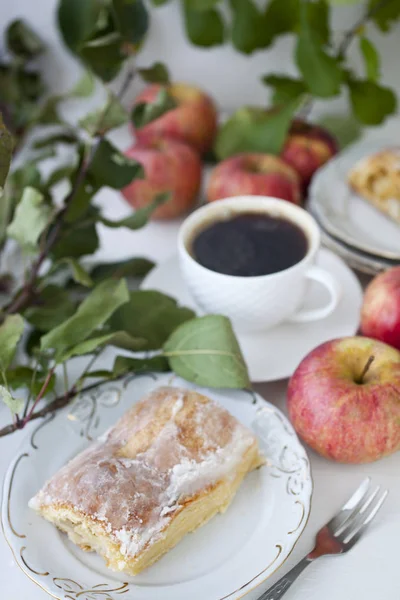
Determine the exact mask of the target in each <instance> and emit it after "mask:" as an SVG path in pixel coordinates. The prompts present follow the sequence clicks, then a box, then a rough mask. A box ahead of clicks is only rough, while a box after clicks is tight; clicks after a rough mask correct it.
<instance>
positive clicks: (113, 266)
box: [90, 258, 154, 283]
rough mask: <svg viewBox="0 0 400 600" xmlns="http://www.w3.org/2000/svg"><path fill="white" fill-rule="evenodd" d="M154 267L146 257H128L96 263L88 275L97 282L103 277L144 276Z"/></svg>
mask: <svg viewBox="0 0 400 600" xmlns="http://www.w3.org/2000/svg"><path fill="white" fill-rule="evenodd" d="M153 267H154V263H153V262H152V261H151V260H148V259H147V258H129V259H127V260H122V261H119V262H110V263H101V264H98V265H96V266H95V267H94V269H92V271H91V272H90V277H91V278H92V280H93V281H95V282H96V283H98V282H99V281H103V279H108V278H110V277H112V278H113V279H121V277H140V278H142V277H145V276H146V275H147V273H149V272H150V271H151V269H152V268H153Z"/></svg>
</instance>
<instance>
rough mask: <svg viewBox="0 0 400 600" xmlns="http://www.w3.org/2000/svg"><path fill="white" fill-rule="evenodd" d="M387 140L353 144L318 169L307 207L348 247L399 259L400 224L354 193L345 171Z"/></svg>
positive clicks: (324, 226)
mask: <svg viewBox="0 0 400 600" xmlns="http://www.w3.org/2000/svg"><path fill="white" fill-rule="evenodd" d="M390 145H393V144H391V143H390V142H389V141H388V140H386V141H380V142H374V143H372V144H371V143H366V142H360V143H357V144H354V145H353V146H351V147H350V148H349V149H347V150H345V151H344V152H342V153H340V154H338V155H337V156H336V157H335V158H334V159H332V160H330V161H329V162H328V163H327V164H326V165H325V166H324V167H322V169H320V170H319V171H318V172H317V173H316V175H315V177H314V178H313V181H312V184H311V188H310V201H309V202H310V207H311V209H312V211H313V212H314V213H315V214H316V216H317V217H318V220H319V221H320V223H321V225H322V226H323V228H324V229H326V231H327V232H328V233H329V234H331V235H333V236H334V237H336V238H337V239H338V240H341V241H342V242H345V243H346V244H348V245H349V246H352V247H354V248H357V249H358V250H362V251H363V252H368V253H370V254H374V255H376V256H380V257H383V258H388V259H392V260H400V226H399V225H398V224H396V223H395V222H394V221H391V220H390V219H389V218H388V217H386V216H385V215H384V214H382V213H380V212H379V211H378V210H377V209H376V208H374V207H373V206H372V205H371V204H370V203H369V202H367V201H366V200H364V199H363V198H361V197H360V196H358V195H357V194H355V193H354V192H353V191H352V190H351V189H350V187H349V186H348V184H347V174H348V172H349V170H350V169H351V167H352V166H354V164H355V163H356V162H357V161H358V160H359V159H360V158H363V157H364V156H368V155H369V154H373V153H374V152H377V151H379V150H381V149H382V148H385V147H388V146H390Z"/></svg>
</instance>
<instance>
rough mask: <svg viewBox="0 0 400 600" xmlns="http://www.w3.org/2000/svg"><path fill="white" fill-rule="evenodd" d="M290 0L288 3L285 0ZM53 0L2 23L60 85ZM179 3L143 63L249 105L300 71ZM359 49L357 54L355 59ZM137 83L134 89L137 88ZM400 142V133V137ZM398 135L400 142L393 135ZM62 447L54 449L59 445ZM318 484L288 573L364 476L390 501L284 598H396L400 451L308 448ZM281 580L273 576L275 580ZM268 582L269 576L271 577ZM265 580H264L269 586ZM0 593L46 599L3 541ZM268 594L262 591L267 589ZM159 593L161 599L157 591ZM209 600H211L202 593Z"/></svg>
mask: <svg viewBox="0 0 400 600" xmlns="http://www.w3.org/2000/svg"><path fill="white" fill-rule="evenodd" d="M282 2H284V0H282ZM55 4H56V1H55V0H36V1H35V2H34V1H32V0H2V1H1V3H0V23H1V24H2V25H3V24H4V25H5V24H6V23H7V22H8V21H9V20H10V19H12V18H15V17H21V16H24V17H26V18H27V19H28V20H29V21H30V22H31V23H32V24H33V25H34V26H35V27H36V29H37V30H38V31H39V32H40V34H41V35H42V37H43V38H44V39H45V40H46V42H47V43H48V45H49V48H50V52H49V53H48V55H47V57H46V58H45V59H43V61H42V62H43V66H44V67H45V72H46V77H47V79H48V81H49V83H50V85H51V86H52V87H53V89H55V90H57V91H62V90H65V89H67V88H68V87H69V86H70V85H71V83H73V82H74V81H75V80H76V79H77V77H78V67H77V65H76V63H75V62H74V60H73V59H72V58H71V57H70V56H68V55H67V53H66V52H65V51H63V50H62V48H61V46H60V41H59V39H58V36H57V33H56V29H55V27H54V6H55ZM177 4H178V3H177V2H172V4H171V6H170V5H168V6H166V7H163V8H159V9H157V10H154V11H153V14H154V18H153V23H152V28H151V35H150V36H149V40H148V42H147V43H146V45H145V48H144V50H143V52H142V54H141V56H140V59H139V61H140V65H142V66H147V65H149V64H150V63H151V62H152V61H153V60H154V59H160V58H162V60H163V61H165V62H166V63H167V64H168V65H169V67H170V69H171V72H172V74H173V77H174V78H175V79H180V80H186V81H192V82H195V83H198V84H199V85H201V86H203V87H204V88H205V89H208V90H210V91H211V92H212V94H213V95H214V97H215V98H216V99H217V101H218V104H219V105H220V106H221V107H223V108H227V109H232V108H235V107H237V106H240V105H241V104H243V103H246V102H248V103H253V104H254V103H257V102H259V103H261V102H264V101H265V99H266V98H267V90H266V88H264V87H263V86H262V85H261V84H260V83H259V76H260V75H261V74H263V73H266V72H270V71H281V72H282V71H283V72H287V73H294V71H293V64H292V61H291V41H290V40H289V39H283V40H280V41H279V42H278V43H277V44H276V45H275V46H274V48H273V49H272V50H271V51H267V52H266V51H263V52H262V53H256V54H255V55H253V56H251V57H243V56H241V55H239V54H237V53H235V52H234V51H233V50H232V49H231V48H230V47H223V48H217V49H214V50H210V51H208V50H207V51H204V50H199V49H196V48H193V47H190V46H189V45H188V43H187V42H186V40H185V38H184V34H183V32H182V27H181V24H180V17H179V14H178V13H179V11H178V9H177V6H176V5H177ZM359 11H360V9H359V7H357V6H355V7H350V8H337V9H335V11H334V23H335V29H336V30H337V35H338V36H339V37H340V32H341V31H343V29H344V28H347V27H348V25H349V24H351V23H352V22H353V21H354V20H355V19H356V18H357V17H358V15H359ZM371 32H372V39H373V40H374V41H376V42H377V43H378V46H379V48H380V50H381V52H382V56H383V82H384V83H386V84H388V85H391V86H392V87H395V88H396V90H397V92H398V93H400V69H399V68H398V61H399V34H400V27H397V28H396V29H395V30H394V31H393V32H392V34H391V35H390V36H381V35H379V34H378V33H377V32H376V31H375V30H373V29H371ZM358 60H359V57H358V54H357V51H356V49H354V51H353V52H352V61H353V62H354V64H355V65H356V64H358V63H357V61H358ZM134 93H135V90H134V89H133V90H132V95H134ZM346 107H347V103H346V100H345V98H343V99H339V100H334V101H329V102H324V103H319V106H318V108H317V111H316V112H317V113H321V112H328V113H332V112H338V111H345V110H346ZM397 126H398V122H397V119H391V121H390V122H389V123H388V124H387V125H386V126H385V130H386V131H387V132H389V133H392V132H393V130H394V127H397ZM397 139H398V138H397ZM119 141H120V143H121V145H122V146H126V145H127V144H128V143H129V136H128V135H127V134H123V133H122V134H121V137H120V139H119ZM396 141H397V140H396ZM101 204H102V205H103V206H104V207H105V210H106V213H107V215H108V216H114V217H115V218H116V217H118V216H122V215H123V214H125V213H126V211H127V208H126V207H125V205H124V204H123V203H122V202H121V201H120V199H119V198H118V195H117V194H115V193H112V192H108V191H106V192H104V193H103V194H102V196H101ZM177 226H178V223H170V224H152V225H151V226H149V227H148V228H146V229H145V230H142V231H140V232H137V233H131V232H128V231H124V232H123V234H121V232H118V233H117V234H116V233H115V232H112V230H109V233H108V235H104V231H103V232H102V234H103V236H102V240H103V245H102V250H101V254H102V255H103V257H104V256H107V257H109V259H110V260H111V259H112V258H116V257H123V256H127V255H139V254H140V255H144V256H149V257H150V258H153V259H155V260H157V261H160V260H163V259H165V258H167V257H168V256H169V255H171V254H172V253H173V252H174V251H175V238H176V231H177ZM286 385H287V382H277V383H275V384H264V385H259V386H257V390H258V391H260V393H262V394H263V395H264V396H265V397H266V398H268V400H270V401H272V402H274V403H276V404H277V406H279V407H280V408H282V409H283V410H284V409H285V408H284V404H285V391H286ZM6 421H8V413H7V411H6V410H4V409H0V426H1V425H3V424H5V423H6ZM22 435H24V433H18V434H15V435H14V436H12V437H9V438H4V439H0V476H1V475H2V473H3V472H4V470H5V468H6V466H7V464H8V462H9V461H10V460H11V458H12V457H13V456H14V455H15V453H16V451H17V447H18V444H19V441H20V439H21V436H22ZM54 451H56V449H54ZM310 457H311V462H312V467H313V476H314V482H315V491H314V498H313V506H312V515H311V518H310V521H309V523H308V526H307V528H306V531H305V533H304V535H303V536H302V538H301V540H300V541H299V543H298V545H297V547H296V549H295V551H294V552H293V554H292V556H291V557H290V559H289V560H288V561H287V564H286V565H285V567H284V569H282V572H281V573H279V575H281V574H283V572H284V570H287V569H288V568H289V567H290V566H291V565H292V564H294V563H295V562H296V561H297V560H299V559H300V558H301V556H302V555H303V554H304V553H305V552H306V551H308V550H309V549H310V548H311V546H312V541H313V539H314V536H315V533H316V532H317V530H318V528H319V527H320V526H321V525H322V524H323V523H324V522H325V521H326V520H327V519H328V518H329V517H330V516H331V515H332V514H333V513H334V512H335V511H336V510H337V509H338V508H339V506H340V505H341V504H342V502H343V501H344V500H345V499H346V497H347V496H348V495H349V494H350V492H351V491H352V490H353V488H355V487H356V486H357V485H358V484H359V482H360V481H361V479H362V478H363V477H364V476H365V475H367V474H370V475H372V476H373V478H374V480H375V481H376V482H377V483H382V484H383V485H385V486H388V487H389V488H390V490H391V494H390V496H389V500H388V501H387V503H386V505H385V508H384V509H383V511H382V515H381V516H380V518H379V520H378V521H377V523H376V525H375V526H374V527H373V529H371V533H370V534H369V535H368V536H367V537H366V538H365V540H364V541H363V542H361V543H360V544H359V545H358V546H357V547H356V548H355V549H354V550H353V551H352V552H351V553H350V554H348V555H347V556H345V557H339V558H331V559H329V558H328V559H321V561H319V562H317V563H315V564H314V565H313V566H312V567H310V568H309V570H308V571H306V572H305V573H304V575H303V577H302V579H301V580H299V582H298V583H297V584H296V585H295V586H294V587H293V588H292V590H291V591H290V592H289V593H288V594H287V595H286V596H285V598H287V600H317V599H318V600H320V599H321V598H324V600H339V599H340V600H353V599H354V598H363V600H384V599H385V600H399V599H400V578H399V576H398V571H399V566H398V543H397V540H398V539H399V536H400V509H399V503H398V498H399V492H400V483H399V479H400V478H399V476H398V473H399V467H400V464H399V456H393V457H391V458H388V459H385V460H383V461H380V462H379V463H376V464H373V465H365V466H359V467H355V466H343V465H337V464H333V463H330V462H328V461H326V460H324V459H322V458H320V457H317V456H315V455H314V454H313V453H312V452H310ZM275 579H276V577H275ZM273 580H274V579H271V581H270V582H269V583H272V582H273ZM264 587H265V586H264ZM0 590H1V591H0V598H1V600H28V599H29V600H45V599H46V598H47V597H48V596H47V595H46V594H45V593H43V592H42V591H40V590H39V589H38V588H36V587H35V586H34V585H33V584H32V583H30V582H29V581H28V580H27V579H26V578H25V577H24V576H23V575H22V574H21V572H20V571H19V569H18V567H16V566H15V564H14V563H13V561H12V559H11V554H10V552H9V550H8V548H7V547H6V544H5V542H4V540H3V539H2V538H0ZM260 591H261V590H260ZM258 593H259V592H255V593H253V594H252V595H249V596H248V598H249V600H254V599H255V598H257V596H258ZM154 600H161V599H159V598H155V599H154ZM204 600H214V599H212V598H210V599H209V598H205V599H204Z"/></svg>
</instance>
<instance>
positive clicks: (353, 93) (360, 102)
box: [348, 80, 397, 125]
mask: <svg viewBox="0 0 400 600" xmlns="http://www.w3.org/2000/svg"><path fill="white" fill-rule="evenodd" d="M348 85H349V90H350V102H351V105H352V107H353V111H354V114H355V116H356V118H357V119H358V120H359V121H360V123H363V124H364V125H380V124H381V123H383V121H384V120H385V119H386V117H388V116H389V115H392V114H394V113H395V112H396V109H397V99H396V95H395V93H394V92H393V90H391V89H390V88H387V87H384V86H382V85H378V84H377V83H375V82H373V81H360V80H358V81H356V80H350V81H349V82H348Z"/></svg>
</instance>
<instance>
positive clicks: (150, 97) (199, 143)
mask: <svg viewBox="0 0 400 600" xmlns="http://www.w3.org/2000/svg"><path fill="white" fill-rule="evenodd" d="M163 88H165V89H166V90H167V92H168V94H169V95H170V96H171V98H172V99H173V100H175V102H176V103H177V106H176V107H175V108H172V109H171V110H168V111H167V112H165V113H164V114H162V115H161V116H160V117H158V118H156V119H154V120H153V121H151V122H150V123H148V124H147V125H144V126H143V127H139V128H137V129H135V130H134V133H135V136H136V139H137V141H138V142H140V143H144V144H147V143H149V142H152V141H154V140H159V139H163V138H173V139H175V140H178V141H182V142H186V143H187V144H189V145H190V146H192V147H193V148H195V149H196V150H197V151H198V152H200V153H201V154H202V153H204V152H207V151H208V150H209V149H210V148H211V146H212V144H213V141H214V137H215V133H216V131H217V110H216V108H215V105H214V102H213V101H212V99H211V98H210V96H208V95H207V94H206V93H205V92H203V91H202V90H200V89H199V88H197V87H195V86H193V85H188V84H186V83H173V84H170V85H168V86H162V85H159V84H152V85H149V86H148V87H146V88H145V89H144V90H143V92H142V93H141V94H139V95H138V96H137V98H136V99H135V104H134V106H136V105H137V104H141V103H145V104H146V103H149V102H154V100H156V98H157V96H158V94H159V92H160V90H162V89H163Z"/></svg>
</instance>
